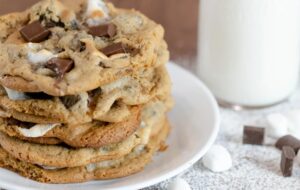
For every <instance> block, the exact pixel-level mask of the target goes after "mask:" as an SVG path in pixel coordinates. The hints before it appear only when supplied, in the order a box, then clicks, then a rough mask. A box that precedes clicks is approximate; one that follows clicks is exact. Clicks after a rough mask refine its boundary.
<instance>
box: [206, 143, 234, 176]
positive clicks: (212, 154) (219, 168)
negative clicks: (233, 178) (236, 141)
mask: <svg viewBox="0 0 300 190" xmlns="http://www.w3.org/2000/svg"><path fill="white" fill-rule="evenodd" d="M202 163H203V165H204V166H205V167H206V168H208V169H210V170H211V171H213V172H223V171H226V170H229V169H230V168H231V167H232V159H231V155H230V153H229V152H228V150H227V149H226V148H224V147H223V146H221V145H213V146H212V147H211V148H210V150H209V151H208V152H207V153H206V154H205V156H204V157H203V158H202Z"/></svg>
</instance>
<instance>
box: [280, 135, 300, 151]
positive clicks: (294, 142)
mask: <svg viewBox="0 0 300 190" xmlns="http://www.w3.org/2000/svg"><path fill="white" fill-rule="evenodd" d="M275 146H276V148H278V149H280V150H282V147H283V146H290V147H292V148H293V150H294V151H295V153H297V152H298V150H299V149H300V140H299V139H297V138H296V137H294V136H292V135H285V136H283V137H281V138H280V139H278V140H277V142H276V144H275Z"/></svg>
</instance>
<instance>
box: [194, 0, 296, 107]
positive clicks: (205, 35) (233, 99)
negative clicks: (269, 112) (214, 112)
mask: <svg viewBox="0 0 300 190" xmlns="http://www.w3.org/2000/svg"><path fill="white" fill-rule="evenodd" d="M299 54H300V0H201V3H200V28H199V59H198V61H199V65H198V69H197V71H198V74H199V76H200V78H201V79H202V80H203V81H204V82H205V83H206V84H207V85H208V87H209V88H210V89H211V90H212V92H213V93H214V95H215V96H216V97H217V99H219V100H221V101H225V102H229V103H231V104H238V105H243V106H253V107H255V106H266V105H270V104H274V103H277V102H279V101H282V100H284V99H285V98H287V97H288V96H289V95H290V94H291V93H292V92H293V91H294V90H295V88H296V86H297V82H298V74H299Z"/></svg>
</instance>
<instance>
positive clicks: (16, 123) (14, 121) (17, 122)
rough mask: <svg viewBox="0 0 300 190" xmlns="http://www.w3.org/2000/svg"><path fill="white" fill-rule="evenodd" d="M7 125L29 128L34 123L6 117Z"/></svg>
mask: <svg viewBox="0 0 300 190" xmlns="http://www.w3.org/2000/svg"><path fill="white" fill-rule="evenodd" d="M7 125H12V126H18V127H22V128H27V129H29V128H31V127H33V126H35V125H36V124H35V123H30V122H24V121H20V120H17V119H14V118H8V119H7Z"/></svg>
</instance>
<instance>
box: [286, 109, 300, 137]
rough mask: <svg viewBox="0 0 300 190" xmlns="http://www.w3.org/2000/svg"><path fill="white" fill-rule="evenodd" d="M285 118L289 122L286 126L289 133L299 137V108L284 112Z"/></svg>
mask: <svg viewBox="0 0 300 190" xmlns="http://www.w3.org/2000/svg"><path fill="white" fill-rule="evenodd" d="M286 117H287V119H288V120H289V122H290V126H289V128H288V132H289V134H291V135H293V136H295V137H297V138H300V110H292V111H289V112H288V113H287V114H286Z"/></svg>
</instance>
